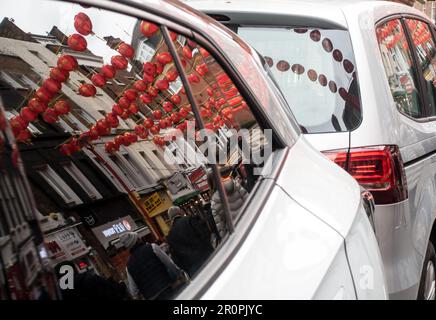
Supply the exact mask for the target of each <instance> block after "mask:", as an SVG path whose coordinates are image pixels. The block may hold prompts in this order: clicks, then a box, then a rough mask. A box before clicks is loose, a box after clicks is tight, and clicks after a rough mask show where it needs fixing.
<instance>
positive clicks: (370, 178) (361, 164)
mask: <svg viewBox="0 0 436 320" xmlns="http://www.w3.org/2000/svg"><path fill="white" fill-rule="evenodd" d="M323 153H324V154H325V155H326V156H327V157H328V158H329V159H330V160H332V161H334V162H335V163H336V164H337V165H339V166H340V167H342V168H343V169H345V170H346V171H347V172H348V173H349V174H351V175H352V176H353V177H354V178H355V179H356V180H357V182H358V183H359V184H360V185H361V186H362V187H364V188H365V189H367V190H369V191H371V193H372V195H373V196H374V200H375V203H376V204H390V203H396V202H400V201H403V200H406V199H407V197H408V193H407V181H406V175H405V171H404V166H403V161H402V160H401V154H400V150H399V149H398V147H397V146H374V147H364V148H351V149H350V150H332V151H325V152H323Z"/></svg>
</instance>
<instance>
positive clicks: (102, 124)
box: [95, 119, 110, 136]
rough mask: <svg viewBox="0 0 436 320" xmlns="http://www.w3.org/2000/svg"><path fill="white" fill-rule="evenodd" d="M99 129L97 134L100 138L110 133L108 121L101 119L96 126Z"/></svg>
mask: <svg viewBox="0 0 436 320" xmlns="http://www.w3.org/2000/svg"><path fill="white" fill-rule="evenodd" d="M95 126H96V128H97V132H98V134H99V135H100V136H105V135H107V134H109V133H110V128H109V126H108V123H107V121H106V119H100V120H98V121H97V122H96V124H95Z"/></svg>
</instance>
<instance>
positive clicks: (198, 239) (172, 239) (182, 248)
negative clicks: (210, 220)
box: [167, 206, 213, 277]
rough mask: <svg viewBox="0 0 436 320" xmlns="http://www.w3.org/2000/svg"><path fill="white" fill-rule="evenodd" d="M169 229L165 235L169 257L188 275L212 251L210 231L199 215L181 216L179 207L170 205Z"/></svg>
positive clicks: (195, 269)
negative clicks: (170, 221) (168, 247)
mask: <svg viewBox="0 0 436 320" xmlns="http://www.w3.org/2000/svg"><path fill="white" fill-rule="evenodd" d="M168 215H169V217H170V218H172V225H171V230H170V232H169V234H168V236H167V242H168V245H169V246H170V253H171V257H172V258H173V259H174V262H175V263H176V264H177V265H178V266H180V267H181V268H182V269H183V270H185V271H186V272H187V273H188V275H189V276H190V277H192V276H193V275H194V274H195V272H197V270H198V269H199V268H200V267H201V266H202V265H203V263H204V262H205V261H206V260H207V258H208V257H209V256H210V255H211V253H212V252H213V247H212V245H211V243H210V240H211V238H210V236H211V233H210V231H209V228H208V227H207V224H206V223H205V221H203V219H202V218H201V217H199V216H183V215H182V212H181V210H180V208H179V207H176V206H174V207H171V208H170V209H169V210H168Z"/></svg>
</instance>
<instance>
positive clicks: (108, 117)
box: [105, 113, 120, 128]
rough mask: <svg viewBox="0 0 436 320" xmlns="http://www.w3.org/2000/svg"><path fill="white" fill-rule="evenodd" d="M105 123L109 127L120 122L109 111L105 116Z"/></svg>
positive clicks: (113, 126)
mask: <svg viewBox="0 0 436 320" xmlns="http://www.w3.org/2000/svg"><path fill="white" fill-rule="evenodd" d="M105 119H106V123H107V124H108V126H109V127H110V128H116V127H118V125H119V124H120V122H119V121H118V118H117V116H116V115H114V114H112V113H109V114H107V115H106V117H105Z"/></svg>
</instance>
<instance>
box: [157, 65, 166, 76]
mask: <svg viewBox="0 0 436 320" xmlns="http://www.w3.org/2000/svg"><path fill="white" fill-rule="evenodd" d="M163 70H164V65H163V64H160V63H156V74H162V72H163Z"/></svg>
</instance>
